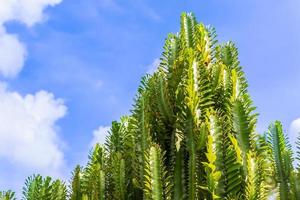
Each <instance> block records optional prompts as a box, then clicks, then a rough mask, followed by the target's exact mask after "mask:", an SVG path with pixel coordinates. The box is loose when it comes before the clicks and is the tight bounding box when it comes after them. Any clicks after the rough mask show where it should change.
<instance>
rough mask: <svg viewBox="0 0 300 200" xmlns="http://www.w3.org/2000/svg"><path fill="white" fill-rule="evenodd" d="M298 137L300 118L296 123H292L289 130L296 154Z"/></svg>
mask: <svg viewBox="0 0 300 200" xmlns="http://www.w3.org/2000/svg"><path fill="white" fill-rule="evenodd" d="M298 136H300V118H297V119H295V120H294V121H292V123H291V125H290V129H289V139H290V142H291V144H292V147H293V149H294V152H296V144H295V143H296V141H297V137H298Z"/></svg>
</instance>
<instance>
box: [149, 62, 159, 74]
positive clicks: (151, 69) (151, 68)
mask: <svg viewBox="0 0 300 200" xmlns="http://www.w3.org/2000/svg"><path fill="white" fill-rule="evenodd" d="M159 64H160V59H159V58H156V59H154V61H153V62H152V64H151V65H149V66H148V69H147V74H153V73H154V72H155V71H156V70H157V68H158V66H159Z"/></svg>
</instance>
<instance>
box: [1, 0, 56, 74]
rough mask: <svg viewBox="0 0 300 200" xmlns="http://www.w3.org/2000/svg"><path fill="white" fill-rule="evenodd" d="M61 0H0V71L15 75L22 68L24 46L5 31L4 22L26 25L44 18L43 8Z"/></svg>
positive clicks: (24, 54) (29, 25) (14, 36)
mask: <svg viewBox="0 0 300 200" xmlns="http://www.w3.org/2000/svg"><path fill="white" fill-rule="evenodd" d="M61 1H62V0H0V73H1V74H2V75H3V76H4V77H7V78H11V77H15V76H17V75H18V73H19V72H20V71H21V70H22V67H23V65H24V62H25V58H26V47H25V45H24V44H23V43H22V42H20V41H19V39H18V37H17V36H16V35H13V34H9V33H7V32H6V30H5V27H4V23H6V22H8V21H13V20H14V21H19V22H21V23H24V24H26V25H27V26H28V27H31V26H33V25H34V24H36V23H38V22H41V21H43V20H44V19H45V15H44V13H43V12H44V9H45V8H46V7H48V6H54V5H56V4H59V3H60V2H61Z"/></svg>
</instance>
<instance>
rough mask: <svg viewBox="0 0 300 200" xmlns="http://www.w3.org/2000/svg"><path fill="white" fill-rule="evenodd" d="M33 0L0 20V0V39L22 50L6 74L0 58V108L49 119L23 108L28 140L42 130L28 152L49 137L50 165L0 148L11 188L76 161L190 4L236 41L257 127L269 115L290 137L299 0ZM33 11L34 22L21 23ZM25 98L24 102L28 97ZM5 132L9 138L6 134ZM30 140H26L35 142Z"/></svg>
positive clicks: (4, 178)
mask: <svg viewBox="0 0 300 200" xmlns="http://www.w3.org/2000/svg"><path fill="white" fill-rule="evenodd" d="M19 1H21V2H22V1H23V2H26V1H25V0H19ZM39 1H40V2H43V4H41V5H40V7H39V8H40V11H41V13H43V14H41V13H40V14H41V15H40V16H38V17H36V16H37V15H30V14H31V11H32V10H31V9H30V8H31V7H30V6H34V5H29V9H28V10H26V12H25V11H24V13H25V14H24V15H20V16H18V17H15V16H13V17H12V16H10V18H8V17H7V18H5V17H3V16H5V15H4V14H3V16H2V14H1V11H2V10H5V6H3V5H4V4H3V5H2V6H3V8H4V9H2V10H1V0H0V44H1V27H2V29H4V30H5V31H4V33H3V34H2V36H3V35H4V36H3V37H5V36H7V35H10V36H11V35H13V36H14V38H15V39H17V40H18V41H19V43H21V44H22V45H23V47H24V48H25V49H26V52H25V53H24V52H23V54H21V55H23V58H24V60H23V61H22V59H21V61H20V63H22V64H19V68H18V69H19V71H18V70H15V71H14V73H13V75H7V73H5V72H6V71H7V69H4V70H1V62H0V73H1V74H2V75H1V82H2V83H1V88H3V89H1V90H2V95H0V96H2V97H3V98H6V97H7V101H8V103H7V102H6V103H3V102H2V103H1V100H0V112H1V111H3V110H4V111H5V108H6V107H7V105H11V106H12V107H15V106H14V104H13V103H11V102H12V101H15V100H16V99H17V100H16V102H19V103H16V104H18V105H19V104H20V102H21V104H22V105H26V106H25V108H27V107H30V108H31V106H32V107H34V108H37V109H36V110H37V113H38V114H40V113H41V112H43V111H45V110H46V113H48V114H49V115H50V116H51V117H49V116H48V115H47V116H44V118H45V120H43V123H41V122H40V121H39V120H37V118H38V119H40V118H39V116H40V115H38V114H32V112H31V111H26V114H28V115H30V116H34V117H33V119H32V127H34V128H32V127H30V128H28V134H29V135H30V134H31V133H30V131H35V134H32V137H37V138H40V137H41V135H39V134H40V133H39V132H42V133H44V132H45V134H43V137H42V138H44V139H43V142H44V143H42V144H45V145H40V146H41V149H33V150H32V151H33V152H36V151H39V150H41V152H45V154H46V155H45V156H47V152H48V150H47V149H42V148H43V146H47V145H48V144H49V143H48V141H47V139H49V138H50V139H49V140H50V141H51V142H50V143H51V144H49V146H50V147H51V148H50V149H51V150H50V151H49V152H54V153H53V154H51V153H49V154H51V155H53V159H54V160H55V161H57V160H58V161H59V163H60V164H59V166H58V167H57V166H52V165H51V163H52V160H47V161H45V163H46V164H40V163H38V161H37V160H34V159H32V161H30V159H29V161H28V160H26V162H24V158H23V157H22V158H20V156H16V155H15V154H13V156H14V158H15V159H14V160H13V161H11V160H9V159H8V156H9V155H11V154H10V153H8V152H5V150H1V148H0V162H2V163H4V164H3V165H2V164H1V167H0V186H1V188H3V189H9V188H12V189H16V188H20V185H21V184H22V183H23V182H24V180H23V179H24V177H25V176H26V175H30V174H31V173H33V172H34V170H37V171H38V172H40V173H42V174H44V175H47V174H51V175H52V174H54V175H57V177H62V178H66V177H68V176H69V175H68V173H69V171H70V170H71V169H72V168H73V167H74V166H75V164H77V163H82V164H83V163H84V162H85V161H86V160H85V159H86V157H87V152H88V150H89V149H90V147H91V142H92V141H93V137H94V135H93V132H94V131H95V130H97V129H98V128H99V127H102V129H101V128H100V131H98V133H97V134H99V133H100V134H101V133H103V132H105V131H104V130H106V129H105V127H107V126H109V125H110V123H111V121H112V120H118V119H119V117H120V116H122V115H125V114H128V113H129V110H130V108H131V105H132V103H133V98H134V95H135V92H136V89H137V87H138V85H139V81H140V78H141V76H142V75H144V74H145V73H146V72H148V71H149V70H150V69H151V68H153V63H155V60H156V59H158V58H159V57H160V55H161V52H162V47H163V44H164V40H165V38H166V36H167V34H168V33H170V32H173V33H174V32H177V31H178V30H179V18H180V14H181V12H183V11H188V12H190V11H192V12H194V13H195V14H196V16H197V18H198V20H199V21H201V22H204V23H205V24H210V25H212V26H214V27H215V28H216V30H217V33H218V39H219V41H220V42H224V41H228V40H232V41H234V42H235V43H236V45H237V47H238V48H239V52H240V60H241V65H242V66H244V71H245V72H246V75H247V78H248V81H249V85H250V89H249V90H250V93H251V95H252V97H253V100H254V103H255V105H256V106H257V107H258V109H257V111H258V112H259V113H260V116H259V123H258V131H259V132H262V131H264V130H265V129H266V128H267V126H268V123H269V122H271V121H274V120H277V119H278V120H281V121H282V122H283V124H284V126H285V130H286V132H289V133H290V134H293V133H295V132H296V131H297V130H300V120H299V119H298V118H299V117H300V101H299V99H300V92H299V88H300V68H299V66H298V65H299V58H300V37H299V36H300V14H299V9H300V2H299V1H297V0H285V1H283V0H281V1H280V0H277V1H274V0H273V1H271V0H265V1H260V0H244V1H237V0H236V1H235V0H224V1H218V0H210V1H195V0H186V1H174V0H173V1H166V0H165V1H158V0H152V1H150V0H145V1H142V0H126V1H121V0H76V3H75V2H74V1H71V0H63V1H60V0H39ZM24 5H25V4H24ZM48 5H53V6H51V7H48ZM12 13H14V12H12ZM21 13H23V10H22V12H21ZM26 15H29V16H30V17H31V18H26V17H24V16H26ZM1 17H2V21H1ZM34 17H36V20H35V21H34V22H32V21H30V20H28V19H33V18H34ZM31 22H32V23H31ZM1 24H2V25H1ZM19 46H20V45H19ZM19 46H17V47H19ZM1 48H2V47H1V46H0V53H1ZM16 49H17V48H16ZM5 52H7V54H8V53H10V52H11V53H10V54H9V55H6V56H10V55H11V56H12V57H13V56H16V55H17V54H18V53H17V51H16V52H15V51H14V50H13V51H6V50H5ZM0 58H1V55H0ZM15 60H17V59H15ZM14 66H17V65H13V64H12V67H14ZM5 70H6V71H5ZM39 91H44V93H43V92H42V93H39ZM16 96H18V97H16ZM30 97H31V98H33V99H34V100H28V99H31V98H30ZM40 99H41V101H40ZM24 102H25V103H24ZM39 102H42V103H39ZM43 102H44V103H43ZM45 102H46V103H45ZM37 104H38V105H45V106H40V107H38V106H36V105H37ZM1 105H2V106H1ZM27 105H30V106H27ZM41 107H42V108H41ZM16 110H17V109H16ZM20 110H22V111H23V110H24V109H23V107H22V109H21V108H20ZM58 111H59V112H58ZM12 112H14V110H13V111H12ZM20 112H21V111H20ZM8 113H10V114H11V112H10V111H8ZM18 113H19V111H16V115H17V114H18ZM43 113H44V112H43ZM2 115H3V114H2ZM44 115H45V114H44ZM24 116H25V115H24ZM36 116H38V117H36ZM5 117H6V115H5V116H4V117H3V118H5ZM12 118H13V119H14V115H13V114H12ZM44 118H43V119H44ZM0 119H2V117H1V114H0ZM297 119H298V120H297ZM20 121H22V118H20V120H17V121H16V122H11V121H7V123H8V124H10V123H12V126H14V127H21V128H22V126H23V124H24V123H22V122H20ZM19 123H20V124H19ZM3 129H4V130H1V126H0V138H4V139H5V140H4V141H12V142H14V143H16V144H15V146H16V148H17V147H18V148H22V147H23V146H22V144H25V143H23V142H24V141H19V140H18V142H16V139H15V138H12V137H19V136H20V134H23V133H20V131H19V130H15V129H12V128H11V127H4V128H3ZM45 129H46V131H45ZM26 130H27V129H26ZM8 132H9V133H10V135H12V136H10V137H9V136H7V133H8ZM1 134H2V137H1ZM24 134H26V133H24ZM49 134H50V135H51V136H50V137H48V136H49ZM98 136H99V135H98ZM22 137H23V136H22ZM292 137H293V136H292ZM25 139H26V138H25ZM31 141H33V142H32V143H31V144H37V143H38V142H40V140H39V139H36V140H31ZM0 144H1V143H0ZM28 144H29V143H26V145H28ZM37 146H39V145H38V144H37ZM25 153H26V152H25ZM25 153H24V157H26V156H27V158H28V157H29V158H30V157H34V156H35V154H31V151H28V155H27V154H25ZM36 156H40V155H36ZM31 162H32V163H31ZM48 162H49V163H50V164H49V163H48ZM20 169H24V170H22V172H20ZM57 171H59V172H57Z"/></svg>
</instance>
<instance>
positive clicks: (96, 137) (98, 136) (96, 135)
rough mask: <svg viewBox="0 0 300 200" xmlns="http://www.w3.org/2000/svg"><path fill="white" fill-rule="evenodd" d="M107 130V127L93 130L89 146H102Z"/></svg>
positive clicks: (108, 128)
mask: <svg viewBox="0 0 300 200" xmlns="http://www.w3.org/2000/svg"><path fill="white" fill-rule="evenodd" d="M109 130H110V127H109V126H100V127H99V128H98V129H96V130H94V132H93V140H92V142H91V144H90V146H91V147H93V146H94V145H95V144H97V143H100V144H104V142H105V138H106V136H107V135H108V132H109Z"/></svg>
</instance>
